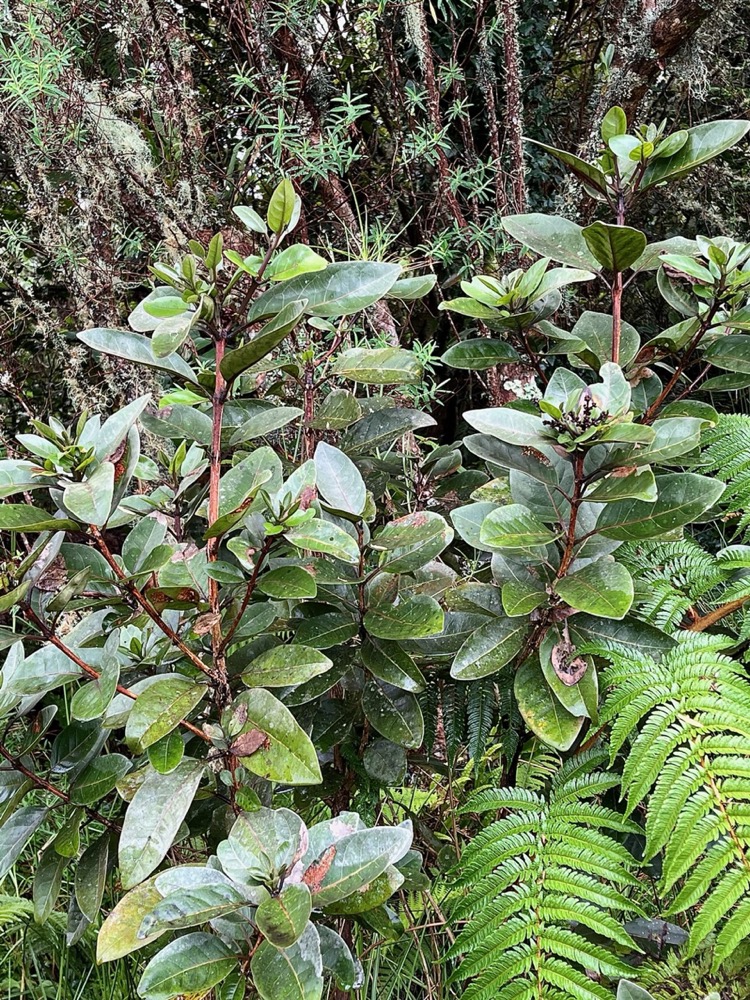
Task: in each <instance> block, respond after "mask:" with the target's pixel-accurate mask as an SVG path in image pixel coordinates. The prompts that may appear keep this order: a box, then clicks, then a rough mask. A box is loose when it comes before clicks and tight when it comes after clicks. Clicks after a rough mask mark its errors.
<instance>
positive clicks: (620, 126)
mask: <svg viewBox="0 0 750 1000" xmlns="http://www.w3.org/2000/svg"><path fill="white" fill-rule="evenodd" d="M627 130H628V119H627V115H626V114H625V112H624V111H623V110H622V108H618V107H614V108H610V109H609V111H608V112H607V113H606V115H605V116H604V117H603V118H602V124H601V126H600V130H599V131H600V134H601V137H602V142H603V143H604V144H605V145H606V144H607V143H608V142H609V140H610V139H611V138H612V136H615V135H624V134H625V133H626V132H627Z"/></svg>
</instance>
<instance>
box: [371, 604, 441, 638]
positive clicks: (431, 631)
mask: <svg viewBox="0 0 750 1000" xmlns="http://www.w3.org/2000/svg"><path fill="white" fill-rule="evenodd" d="M364 626H365V628H366V629H367V631H368V632H369V633H370V635H373V636H375V637H376V638H378V639H419V638H421V637H422V636H426V635H435V634H436V633H438V632H440V631H442V628H443V611H442V608H441V607H440V605H439V604H438V603H437V601H435V600H433V598H431V597H427V596H426V595H423V594H417V595H416V596H415V597H406V598H402V599H401V600H399V602H398V603H397V604H381V605H378V606H376V607H374V608H370V609H369V611H368V612H367V613H366V614H365V618H364Z"/></svg>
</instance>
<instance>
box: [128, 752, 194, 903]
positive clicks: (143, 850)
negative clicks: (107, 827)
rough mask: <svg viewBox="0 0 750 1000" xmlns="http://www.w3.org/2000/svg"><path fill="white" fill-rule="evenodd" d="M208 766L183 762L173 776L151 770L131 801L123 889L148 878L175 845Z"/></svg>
mask: <svg viewBox="0 0 750 1000" xmlns="http://www.w3.org/2000/svg"><path fill="white" fill-rule="evenodd" d="M203 768H204V765H203V763H202V762H201V761H197V760H190V759H188V758H183V760H182V761H181V763H180V764H179V765H178V766H177V767H176V768H175V769H174V771H171V772H170V773H169V774H159V772H158V771H155V770H151V769H149V771H148V772H147V774H146V777H145V780H144V781H143V784H142V785H141V786H140V787H139V788H138V790H137V791H136V793H135V795H134V796H133V798H132V800H131V801H130V803H129V805H128V808H127V812H126V813H125V820H124V822H123V824H122V833H121V834H120V842H119V859H120V874H121V877H122V884H123V888H125V889H131V888H132V887H133V886H135V885H137V884H138V883H139V882H142V881H143V880H144V879H145V878H147V877H148V876H149V875H150V874H151V872H153V870H154V869H155V868H156V867H157V865H159V864H160V863H161V862H162V861H163V860H164V857H165V856H166V853H167V851H168V850H169V849H170V847H171V846H172V844H173V842H174V838H175V836H176V834H177V831H178V830H179V828H180V824H181V823H182V821H183V819H184V818H185V814H186V813H187V811H188V809H189V808H190V805H191V803H192V801H193V797H194V795H195V793H196V790H197V788H198V785H199V784H200V780H201V775H202V774H203Z"/></svg>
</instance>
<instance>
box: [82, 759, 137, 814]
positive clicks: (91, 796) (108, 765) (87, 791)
mask: <svg viewBox="0 0 750 1000" xmlns="http://www.w3.org/2000/svg"><path fill="white" fill-rule="evenodd" d="M132 766H133V765H132V764H131V762H130V761H129V760H128V758H127V757H124V756H123V755H122V754H119V753H109V754H104V756H102V757H95V758H94V759H93V760H92V761H91V763H90V764H87V765H86V767H85V768H84V769H83V770H82V771H81V773H80V774H79V775H78V776H77V777H76V779H75V781H74V782H73V783H72V784H71V786H70V797H71V800H72V801H73V802H74V803H76V805H81V806H90V805H93V804H94V803H95V802H98V801H99V799H101V798H104V796H105V795H107V794H109V792H111V791H112V789H113V788H114V787H115V785H116V784H117V782H118V781H119V780H120V778H122V777H123V776H124V775H126V774H127V773H128V771H129V770H130V769H131V768H132Z"/></svg>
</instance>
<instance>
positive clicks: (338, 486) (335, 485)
mask: <svg viewBox="0 0 750 1000" xmlns="http://www.w3.org/2000/svg"><path fill="white" fill-rule="evenodd" d="M314 457H315V481H316V484H317V487H318V491H319V493H320V494H321V496H322V498H323V500H325V502H326V503H327V504H328V505H329V506H330V507H332V508H333V509H334V510H337V511H347V512H348V513H350V514H355V515H361V514H362V512H363V511H364V509H365V502H366V500H367V488H366V487H365V483H364V480H363V479H362V475H361V473H360V471H359V469H358V468H357V466H356V465H355V464H354V462H352V460H351V459H350V458H349V456H348V455H345V454H344V452H343V451H340V450H339V449H338V448H334V447H333V446H332V445H329V444H326V442H325V441H320V442H319V443H318V446H317V447H316V449H315V456H314Z"/></svg>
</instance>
